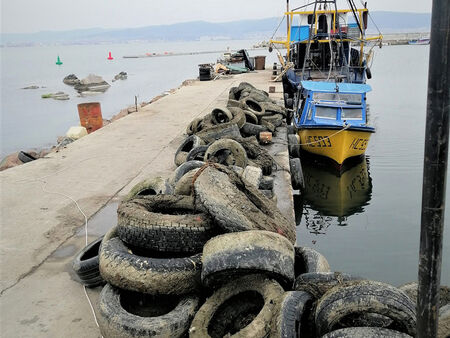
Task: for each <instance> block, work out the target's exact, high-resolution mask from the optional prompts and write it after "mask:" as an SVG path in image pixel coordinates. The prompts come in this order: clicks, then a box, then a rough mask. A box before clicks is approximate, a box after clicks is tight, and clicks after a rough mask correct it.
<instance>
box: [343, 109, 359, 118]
mask: <svg viewBox="0 0 450 338" xmlns="http://www.w3.org/2000/svg"><path fill="white" fill-rule="evenodd" d="M341 119H342V120H362V109H359V108H352V109H347V108H343V109H342V113H341Z"/></svg>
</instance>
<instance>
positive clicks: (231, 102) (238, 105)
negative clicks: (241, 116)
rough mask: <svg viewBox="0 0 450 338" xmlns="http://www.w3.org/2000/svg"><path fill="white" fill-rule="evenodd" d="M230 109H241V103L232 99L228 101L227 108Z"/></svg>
mask: <svg viewBox="0 0 450 338" xmlns="http://www.w3.org/2000/svg"><path fill="white" fill-rule="evenodd" d="M230 107H234V108H241V103H240V102H239V101H238V100H235V99H231V98H230V99H228V102H227V108H230Z"/></svg>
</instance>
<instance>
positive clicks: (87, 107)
mask: <svg viewBox="0 0 450 338" xmlns="http://www.w3.org/2000/svg"><path fill="white" fill-rule="evenodd" d="M78 115H79V116H80V123H81V125H82V126H83V127H85V128H86V130H87V132H88V134H90V133H92V132H93V131H96V130H97V129H100V128H101V127H103V117H102V110H101V108H100V102H88V103H80V104H79V105H78Z"/></svg>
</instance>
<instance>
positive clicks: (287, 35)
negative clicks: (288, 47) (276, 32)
mask: <svg viewBox="0 0 450 338" xmlns="http://www.w3.org/2000/svg"><path fill="white" fill-rule="evenodd" d="M286 13H289V0H286ZM287 39H289V15H288V14H286V40H287ZM288 43H290V41H288Z"/></svg>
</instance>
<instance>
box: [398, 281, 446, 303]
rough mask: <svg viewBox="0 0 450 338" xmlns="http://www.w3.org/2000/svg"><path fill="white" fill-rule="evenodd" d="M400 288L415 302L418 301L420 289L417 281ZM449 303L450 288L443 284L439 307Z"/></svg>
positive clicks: (440, 290)
mask: <svg viewBox="0 0 450 338" xmlns="http://www.w3.org/2000/svg"><path fill="white" fill-rule="evenodd" d="M398 288H399V289H400V290H402V291H403V292H404V293H406V294H407V295H408V297H409V298H410V299H411V300H412V301H413V302H414V303H417V294H418V291H419V289H418V288H419V285H418V284H417V282H411V283H406V284H403V285H401V286H399V287H398ZM447 304H450V288H449V287H448V286H445V285H441V286H440V288H439V307H442V306H445V305H447Z"/></svg>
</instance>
